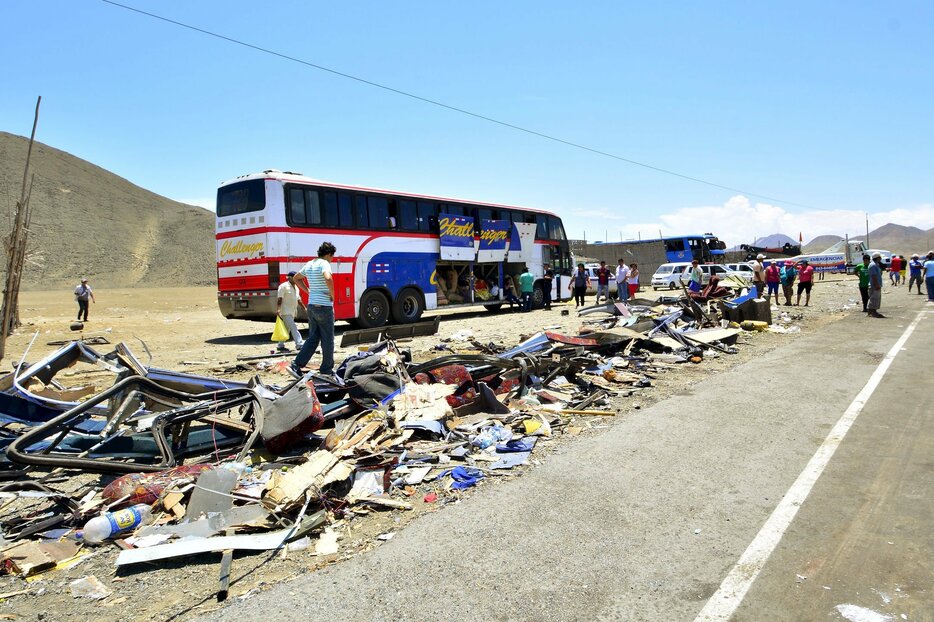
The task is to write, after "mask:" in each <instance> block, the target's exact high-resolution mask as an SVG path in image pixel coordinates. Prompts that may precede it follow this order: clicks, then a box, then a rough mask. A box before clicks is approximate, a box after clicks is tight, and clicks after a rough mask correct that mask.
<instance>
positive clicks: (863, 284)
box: [853, 254, 871, 313]
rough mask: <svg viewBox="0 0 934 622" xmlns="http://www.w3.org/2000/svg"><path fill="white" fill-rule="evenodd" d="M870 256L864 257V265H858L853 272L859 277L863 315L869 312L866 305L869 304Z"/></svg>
mask: <svg viewBox="0 0 934 622" xmlns="http://www.w3.org/2000/svg"><path fill="white" fill-rule="evenodd" d="M870 261H871V260H870V259H869V255H868V254H866V255H863V263H859V264H856V267H855V268H853V272H854V273H855V274H856V276H858V277H859V296H860V298H862V299H863V313H867V312H868V311H869V309H868V308H866V305H867V304H869V262H870Z"/></svg>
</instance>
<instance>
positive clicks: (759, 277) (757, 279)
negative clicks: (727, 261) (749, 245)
mask: <svg viewBox="0 0 934 622" xmlns="http://www.w3.org/2000/svg"><path fill="white" fill-rule="evenodd" d="M763 259H765V255H763V254H762V253H759V254H758V255H756V261H755V263H753V264H752V284H753V285H755V287H756V298H765V296H766V287H765V265H764V264H763V263H762V260H763Z"/></svg>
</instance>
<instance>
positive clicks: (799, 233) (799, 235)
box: [798, 231, 804, 242]
mask: <svg viewBox="0 0 934 622" xmlns="http://www.w3.org/2000/svg"><path fill="white" fill-rule="evenodd" d="M798 241H799V242H804V236H803V235H801V232H800V231H799V232H798Z"/></svg>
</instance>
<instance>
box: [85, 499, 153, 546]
mask: <svg viewBox="0 0 934 622" xmlns="http://www.w3.org/2000/svg"><path fill="white" fill-rule="evenodd" d="M150 509H151V508H150V507H149V506H148V505H146V504H145V503H138V504H136V505H134V506H132V507H128V508H126V509H123V510H117V511H116V512H104V513H103V514H101V515H100V516H95V517H94V518H92V519H91V520H89V521H88V522H87V523H86V524H85V525H84V530H83V538H84V541H85V542H87V543H89V544H100V543H101V542H103V541H104V540H106V539H108V538H112V537H113V536H115V535H116V534H118V533H120V532H121V531H127V530H129V529H133V528H135V527H137V526H139V524H140V523H142V522H143V519H145V518H146V517H147V516H149V511H150Z"/></svg>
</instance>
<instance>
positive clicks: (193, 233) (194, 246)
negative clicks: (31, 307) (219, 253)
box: [0, 132, 216, 290]
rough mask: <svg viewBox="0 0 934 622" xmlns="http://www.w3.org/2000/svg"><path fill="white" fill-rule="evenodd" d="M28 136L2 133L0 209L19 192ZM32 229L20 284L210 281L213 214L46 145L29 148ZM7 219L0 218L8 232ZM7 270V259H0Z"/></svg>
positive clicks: (8, 206) (1, 226) (151, 284)
mask: <svg viewBox="0 0 934 622" xmlns="http://www.w3.org/2000/svg"><path fill="white" fill-rule="evenodd" d="M28 145H29V141H28V139H26V138H23V137H21V136H15V135H13V134H8V133H6V132H0V209H2V210H3V211H4V212H6V213H7V214H12V210H13V207H14V206H15V204H16V201H17V199H18V198H19V196H20V186H21V184H22V179H23V166H24V165H25V161H26V150H27V148H28ZM30 170H31V172H32V173H33V174H34V175H35V177H34V182H33V188H32V198H31V200H30V206H31V209H32V226H31V227H30V233H29V254H28V255H27V264H26V267H25V269H24V274H23V283H22V288H23V289H24V290H26V289H33V290H37V289H51V288H57V287H74V285H76V284H77V283H78V280H79V279H80V277H81V276H82V275H86V276H87V277H88V278H89V279H90V282H91V286H92V287H97V288H100V287H132V286H135V285H140V286H145V287H160V286H165V287H168V286H186V285H209V284H211V283H214V282H215V279H216V269H215V266H216V263H215V257H214V253H215V251H214V216H213V214H212V213H211V212H208V211H207V210H204V209H202V208H199V207H195V206H192V205H185V204H183V203H178V202H176V201H172V200H170V199H167V198H165V197H162V196H159V195H157V194H155V193H153V192H150V191H148V190H144V189H143V188H140V187H139V186H135V185H133V184H132V183H130V182H129V181H127V180H125V179H123V178H121V177H118V176H117V175H114V174H113V173H110V172H108V171H106V170H104V169H102V168H100V167H98V166H95V165H93V164H91V163H90V162H87V161H85V160H82V159H80V158H77V157H75V156H73V155H71V154H69V153H66V152H64V151H60V150H58V149H55V148H53V147H49V146H48V145H44V144H42V143H39V142H36V143H35V145H34V146H33V152H32V164H31V167H30ZM10 220H11V219H10V218H9V217H7V218H3V219H2V223H0V235H2V236H3V237H4V238H7V237H8V236H9V232H10V224H11V223H10ZM0 263H2V264H3V265H0V271H3V272H5V270H6V265H5V260H4V261H3V262H0Z"/></svg>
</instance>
